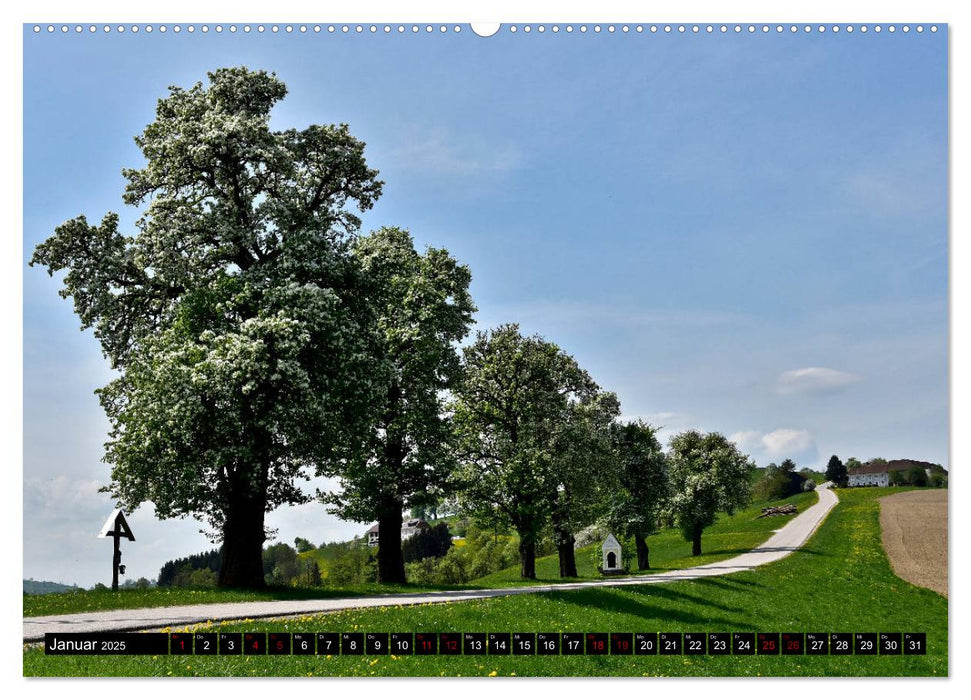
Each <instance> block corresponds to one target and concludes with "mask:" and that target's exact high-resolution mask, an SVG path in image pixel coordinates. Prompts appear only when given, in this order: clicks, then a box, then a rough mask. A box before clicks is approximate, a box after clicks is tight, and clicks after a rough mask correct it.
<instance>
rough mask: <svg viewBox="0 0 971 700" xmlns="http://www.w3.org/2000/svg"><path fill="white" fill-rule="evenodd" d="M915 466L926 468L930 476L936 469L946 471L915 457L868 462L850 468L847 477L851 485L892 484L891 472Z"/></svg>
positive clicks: (925, 471)
mask: <svg viewBox="0 0 971 700" xmlns="http://www.w3.org/2000/svg"><path fill="white" fill-rule="evenodd" d="M914 467H919V468H921V469H923V470H924V473H925V474H927V476H928V477H930V476H931V474H933V473H934V472H935V471H939V472H941V473H943V472H944V470H943V468H942V467H941V466H940V465H937V464H931V463H930V462H918V461H917V460H914V459H894V460H891V461H889V462H878V463H876V464H874V463H873V462H867V463H866V464H864V465H863V466H862V467H857V468H856V469H850V470H849V471H848V472H847V474H846V475H847V478H848V482H849V485H850V486H890V474H891V472H903V471H909V470H911V469H913V468H914Z"/></svg>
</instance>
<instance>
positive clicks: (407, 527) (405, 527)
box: [367, 518, 431, 547]
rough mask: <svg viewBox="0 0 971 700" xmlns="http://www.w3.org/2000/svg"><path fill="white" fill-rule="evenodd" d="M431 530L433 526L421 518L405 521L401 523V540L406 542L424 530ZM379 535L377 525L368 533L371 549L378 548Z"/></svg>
mask: <svg viewBox="0 0 971 700" xmlns="http://www.w3.org/2000/svg"><path fill="white" fill-rule="evenodd" d="M430 528H431V526H430V525H429V524H428V523H426V522H425V521H424V520H422V519H421V518H412V519H411V520H405V521H403V522H402V523H401V539H402V540H406V539H408V538H409V537H414V536H415V535H417V534H418V533H419V532H421V531H422V530H428V529H430ZM379 535H380V529H379V527H378V526H377V525H373V526H372V527H371V529H370V530H368V531H367V543H368V546H369V547H377V546H378V539H379Z"/></svg>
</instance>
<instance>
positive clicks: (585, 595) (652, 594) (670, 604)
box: [24, 488, 948, 676]
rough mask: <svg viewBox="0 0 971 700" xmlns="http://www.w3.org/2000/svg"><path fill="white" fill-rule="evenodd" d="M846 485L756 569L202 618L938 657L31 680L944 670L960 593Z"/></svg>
mask: <svg viewBox="0 0 971 700" xmlns="http://www.w3.org/2000/svg"><path fill="white" fill-rule="evenodd" d="M899 490H903V489H877V488H867V489H854V490H841V491H840V492H839V497H840V503H839V505H837V506H836V508H835V509H834V510H833V512H832V513H831V514H830V516H829V517H828V518H827V520H826V521H825V522H824V523H823V525H822V526H821V527H820V529H819V531H818V532H817V533H816V534H815V535H814V536H813V538H812V539H811V540H810V541H809V542H808V543H807V546H806V547H804V548H803V549H802V550H800V551H798V552H795V553H794V554H792V555H791V556H789V557H787V558H785V559H783V560H781V561H779V562H776V563H773V564H770V565H767V566H765V567H761V568H759V569H757V570H754V571H749V572H744V573H740V574H735V575H732V576H726V577H724V578H717V579H700V580H695V581H682V582H678V583H670V584H655V585H645V586H635V587H629V588H614V589H603V588H601V589H588V590H582V591H570V592H566V591H564V592H556V593H544V594H537V595H517V596H510V597H508V598H496V599H491V600H485V601H474V602H467V603H458V604H450V605H422V606H416V607H409V608H403V607H395V608H386V609H372V610H361V611H346V612H340V613H335V614H331V615H326V616H308V617H303V618H299V619H289V620H277V621H260V622H245V621H244V622H238V623H229V624H219V625H203V626H198V627H195V628H193V629H207V628H211V629H212V630H214V631H216V630H218V631H276V632H284V631H290V632H297V631H302V632H318V631H335V632H336V631H355V630H356V631H367V630H371V631H382V632H384V631H427V632H447V631H455V632H463V631H470V632H471V631H485V632H489V631H493V632H495V631H510V632H511V631H520V632H587V631H603V632H611V631H615V632H617V631H626V632H639V631H669V632H690V631H698V632H714V631H771V632H786V631H790V632H795V631H799V632H807V631H817V632H864V631H865V632H881V631H883V632H889V631H892V632H925V633H926V634H927V641H928V654H927V655H926V656H898V657H891V656H873V657H857V656H843V657H839V656H754V657H742V658H740V657H732V656H729V657H691V656H653V657H629V656H626V657H622V656H578V657H565V656H559V657H543V656H532V657H527V656H511V657H490V656H487V657H473V656H457V657H442V656H434V657H422V656H398V657H390V656H359V657H347V656H335V657H255V656H249V657H112V658H107V657H47V656H45V655H44V654H43V651H41V650H39V649H36V648H34V649H25V651H24V674H25V675H31V676H33V675H54V676H57V675H63V676H88V675H91V676H116V675H120V676H169V675H173V676H196V675H201V676H206V675H211V676H229V675H231V676H264V675H270V676H314V675H321V676H371V675H373V676H442V675H444V676H509V675H516V676H612V675H617V676H640V675H647V676H666V675H670V676H756V675H761V676H814V675H824V676H942V675H947V672H948V665H947V664H948V661H947V644H948V637H947V635H948V630H947V601H946V599H944V598H943V597H942V596H940V595H938V594H936V593H933V592H930V591H927V590H924V589H920V588H916V587H914V586H911V585H910V584H908V583H905V582H904V581H901V580H900V579H898V578H897V577H896V576H894V575H893V573H892V571H891V570H890V567H889V564H888V562H887V559H886V556H885V555H884V553H883V550H882V548H881V546H880V531H879V522H878V513H879V506H878V504H877V499H878V498H880V497H882V496H885V495H887V494H889V493H894V492H896V491H899Z"/></svg>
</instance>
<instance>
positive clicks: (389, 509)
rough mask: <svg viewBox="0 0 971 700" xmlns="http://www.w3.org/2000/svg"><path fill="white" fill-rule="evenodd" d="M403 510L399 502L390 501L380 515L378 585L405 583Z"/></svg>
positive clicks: (385, 504)
mask: <svg viewBox="0 0 971 700" xmlns="http://www.w3.org/2000/svg"><path fill="white" fill-rule="evenodd" d="M401 509H402V504H401V503H400V502H399V501H396V500H394V499H389V500H388V501H386V502H385V503H384V505H383V507H382V508H381V512H380V513H378V583H405V560H404V556H403V555H402V553H401V522H402V518H401Z"/></svg>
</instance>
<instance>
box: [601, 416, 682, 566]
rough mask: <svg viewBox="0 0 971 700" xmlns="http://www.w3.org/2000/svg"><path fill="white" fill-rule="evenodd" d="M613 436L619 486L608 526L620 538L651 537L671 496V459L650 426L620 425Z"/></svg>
mask: <svg viewBox="0 0 971 700" xmlns="http://www.w3.org/2000/svg"><path fill="white" fill-rule="evenodd" d="M613 433H614V436H613V437H614V449H615V451H616V455H617V460H618V481H619V483H618V484H617V488H616V489H615V490H613V491H612V492H611V494H610V499H609V511H608V515H607V519H606V520H607V524H608V527H609V529H610V530H612V531H613V532H615V533H616V534H618V535H619V536H625V537H632V536H634V535H640V536H641V537H647V536H649V535H652V534H654V533H655V532H657V531H658V528H659V527H660V517H661V511H662V509H663V508H664V507H665V506H666V505H667V502H668V498H669V496H670V493H671V483H670V477H669V475H668V461H667V457H666V456H665V454H664V452H663V451H662V449H661V443H660V442H659V441H658V439H657V431H656V429H655V428H653V427H651V426H650V425H647V424H646V423H643V422H641V421H634V422H631V423H626V424H616V425H615V426H614V429H613ZM624 551H625V552H626V551H627V550H626V548H625V550H624Z"/></svg>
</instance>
